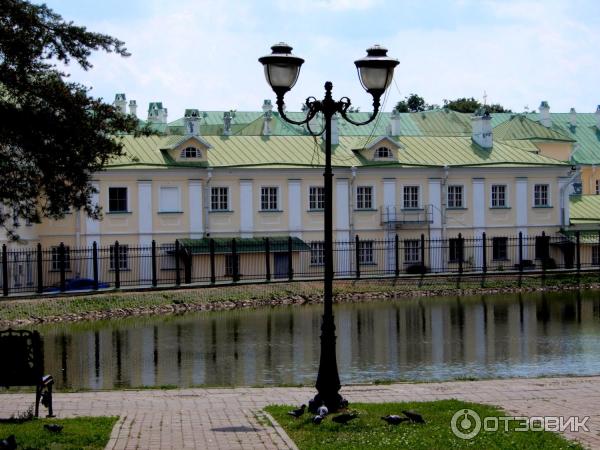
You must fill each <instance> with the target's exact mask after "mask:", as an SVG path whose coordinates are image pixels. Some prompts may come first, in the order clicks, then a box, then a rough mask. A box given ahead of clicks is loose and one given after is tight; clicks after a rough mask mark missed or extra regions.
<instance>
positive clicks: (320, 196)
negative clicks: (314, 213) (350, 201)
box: [308, 186, 325, 209]
mask: <svg viewBox="0 0 600 450" xmlns="http://www.w3.org/2000/svg"><path fill="white" fill-rule="evenodd" d="M308 209H325V188H324V187H323V186H311V187H310V188H309V190H308Z"/></svg>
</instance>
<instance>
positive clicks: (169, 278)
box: [0, 232, 600, 296]
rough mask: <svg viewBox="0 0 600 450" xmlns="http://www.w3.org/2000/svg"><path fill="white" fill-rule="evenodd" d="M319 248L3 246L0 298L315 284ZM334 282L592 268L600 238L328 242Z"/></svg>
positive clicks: (293, 243)
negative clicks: (254, 284) (295, 282)
mask: <svg viewBox="0 0 600 450" xmlns="http://www.w3.org/2000/svg"><path fill="white" fill-rule="evenodd" d="M324 251H325V249H324V243H323V242H322V241H313V242H304V241H301V240H300V239H297V238H289V239H285V238H284V239H281V238H255V239H216V240H215V239H201V240H187V239H184V240H182V241H175V242H173V243H167V244H161V245H157V244H156V242H154V241H153V242H152V245H151V246H132V245H124V244H120V243H119V242H114V244H112V245H109V246H102V247H100V246H98V245H96V243H94V245H93V246H91V247H83V248H72V247H68V246H66V245H64V244H62V243H61V244H60V245H58V246H55V247H51V248H42V247H41V245H38V246H37V247H34V248H18V249H13V248H7V246H6V245H3V247H2V260H1V264H0V266H1V269H2V270H1V277H0V285H1V288H2V293H3V295H4V296H8V295H10V294H18V293H39V294H42V293H58V292H70V291H82V290H102V289H109V288H116V289H119V288H121V287H157V286H177V285H183V284H196V285H211V284H215V283H227V282H230V283H236V282H240V281H248V282H250V281H257V282H265V281H277V280H290V281H291V280H307V279H319V278H322V277H323V273H324ZM333 253H334V262H333V263H334V272H335V277H336V278H356V279H358V278H365V277H401V276H403V275H406V274H410V275H419V274H420V275H426V274H432V273H438V274H444V273H447V274H477V273H479V274H485V273H499V272H517V273H524V272H527V273H531V272H542V273H546V272H552V271H557V270H561V271H564V270H570V271H575V272H579V271H582V270H589V269H597V270H599V271H600V234H592V235H590V234H586V235H585V236H584V235H581V234H580V233H579V232H576V233H574V234H573V235H571V236H566V235H554V236H548V235H545V234H543V233H542V235H539V236H523V235H522V234H519V235H518V236H492V237H488V236H486V234H485V233H483V234H482V235H481V236H478V237H463V236H462V235H461V234H458V235H456V236H454V237H448V238H446V239H426V238H425V235H422V234H421V235H416V236H413V237H405V236H402V237H400V236H398V235H394V236H392V237H391V238H390V239H383V240H369V239H362V238H360V237H359V236H356V238H355V239H354V240H352V241H348V242H334V243H333Z"/></svg>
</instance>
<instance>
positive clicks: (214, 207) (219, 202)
mask: <svg viewBox="0 0 600 450" xmlns="http://www.w3.org/2000/svg"><path fill="white" fill-rule="evenodd" d="M210 209H211V211H228V210H229V188H228V187H211V188H210Z"/></svg>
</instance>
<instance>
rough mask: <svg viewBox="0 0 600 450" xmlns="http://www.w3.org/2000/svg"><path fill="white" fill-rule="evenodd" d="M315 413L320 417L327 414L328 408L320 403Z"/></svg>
mask: <svg viewBox="0 0 600 450" xmlns="http://www.w3.org/2000/svg"><path fill="white" fill-rule="evenodd" d="M317 414H318V415H319V416H321V417H325V416H326V415H327V414H329V410H328V409H327V406H325V405H321V406H319V407H318V408H317Z"/></svg>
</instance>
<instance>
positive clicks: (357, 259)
mask: <svg viewBox="0 0 600 450" xmlns="http://www.w3.org/2000/svg"><path fill="white" fill-rule="evenodd" d="M358 247H360V238H359V237H358V234H357V235H356V237H355V238H354V261H355V264H356V267H355V269H356V278H357V279H358V278H360V253H359V251H358Z"/></svg>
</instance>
